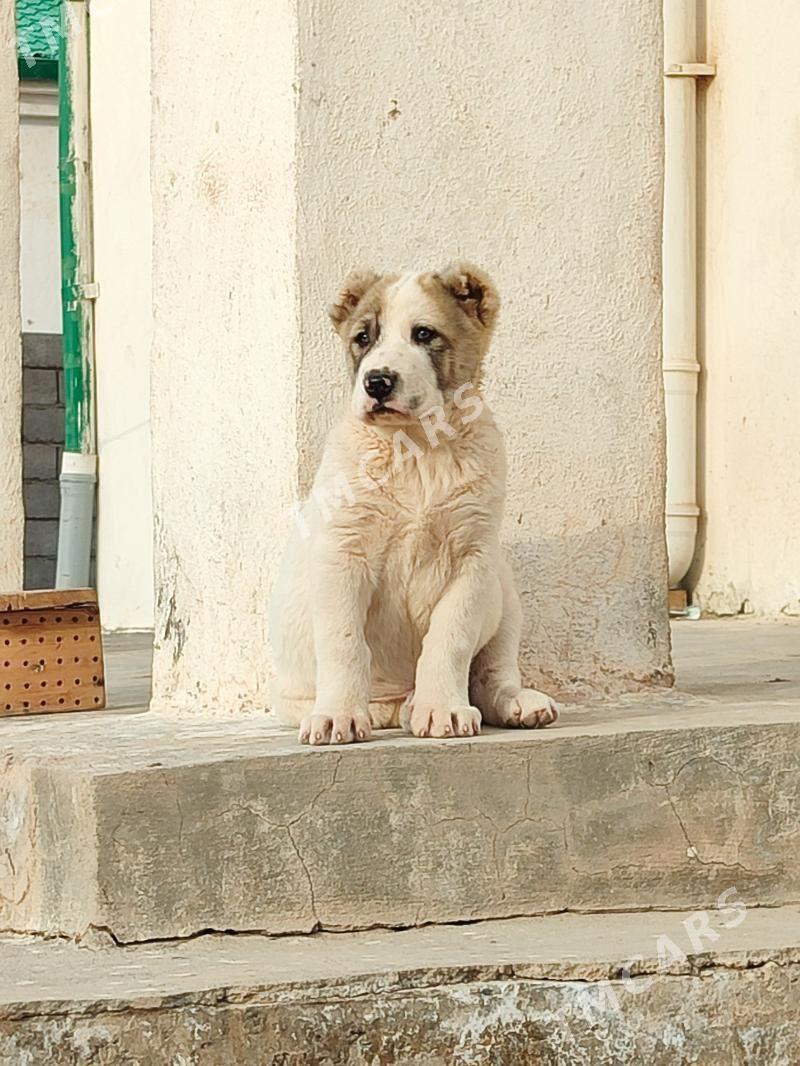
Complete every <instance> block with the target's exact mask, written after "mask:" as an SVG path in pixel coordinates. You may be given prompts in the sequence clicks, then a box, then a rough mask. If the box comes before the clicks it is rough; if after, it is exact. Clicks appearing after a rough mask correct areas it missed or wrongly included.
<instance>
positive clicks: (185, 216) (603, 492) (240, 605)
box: [152, 0, 670, 713]
mask: <svg viewBox="0 0 800 1066" xmlns="http://www.w3.org/2000/svg"><path fill="white" fill-rule="evenodd" d="M274 6H275V5H269V6H268V8H265V7H263V6H260V5H254V4H252V3H250V2H249V0H231V3H230V4H229V5H228V7H227V8H226V17H225V19H216V20H212V19H209V18H208V17H207V12H206V11H205V10H203V11H199V10H198V7H197V5H196V4H194V3H192V2H190V0H153V4H152V10H153V97H154V99H153V105H154V107H153V171H152V189H153V196H154V293H155V297H154V299H155V338H154V356H153V479H154V508H155V521H156V531H157V540H156V584H157V603H156V641H157V653H156V659H155V669H154V706H155V707H157V708H168V709H176V710H188V711H192V710H201V709H210V710H212V711H215V712H217V713H229V712H234V711H238V710H240V709H242V708H254V709H263V708H264V706H265V705H266V701H267V680H268V677H269V672H270V665H269V652H268V648H267V645H266V640H265V619H266V603H267V598H268V595H269V591H270V586H271V581H272V576H273V573H274V569H275V564H276V561H277V556H278V552H279V551H280V548H281V546H282V543H283V541H284V539H285V538H286V537H287V536H288V535H289V534H290V532H291V530H292V523H291V519H290V517H289V513H290V512H289V509H290V507H291V505H292V503H293V501H294V500H296V499H297V497H298V495H300V494H301V493H303V492H304V491H306V490H307V489H308V486H309V484H310V479H311V476H312V472H313V470H314V467H315V464H316V461H317V460H318V457H319V454H320V449H321V446H322V442H323V439H324V436H325V433H326V431H327V429H328V427H329V426H330V424H331V422H332V420H333V419H334V418H335V417H336V413H337V410H338V405H339V402H340V400H341V399H342V397H343V395H344V393H345V390H346V388H347V378H346V370H345V365H344V360H343V356H342V354H341V351H340V349H339V346H338V344H337V342H336V340H335V338H334V337H333V335H332V331H331V329H330V326H329V324H328V322H327V321H326V315H325V305H326V303H327V302H328V300H329V299H330V296H331V294H332V293H333V292H334V291H335V289H336V286H337V285H338V284H339V283H340V281H341V280H342V277H343V275H344V273H345V272H346V271H347V270H349V269H351V268H352V267H354V266H357V265H365V266H370V265H373V266H375V267H377V268H380V269H391V268H394V269H398V268H400V269H403V268H413V267H417V268H419V267H425V266H437V265H444V264H445V263H446V262H447V261H448V260H450V259H452V258H453V257H456V256H465V257H468V258H470V259H474V260H476V261H478V262H480V263H481V264H483V265H484V266H485V267H486V268H487V269H488V270H490V271H491V273H492V275H493V276H494V277H495V280H496V281H497V283H498V285H499V288H500V292H501V294H502V298H503V310H502V312H501V318H500V324H499V328H498V333H497V338H496V343H495V344H494V346H493V352H492V356H491V359H490V362H489V366H488V396H489V399H490V402H491V403H492V405H493V407H494V408H495V410H496V413H497V415H498V418H499V420H500V422H501V424H502V425H503V427H504V429H505V430H506V433H507V437H508V445H509V461H510V476H509V496H508V507H507V520H506V525H505V529H504V539H505V544H506V548H507V550H508V553H509V556H510V558H511V560H512V564H513V566H514V568H515V571H516V573H517V579H518V583H519V585H520V588H521V592H522V599H523V606H524V611H525V628H524V641H523V656H522V659H523V661H522V665H523V671H524V674H525V677H526V679H527V680H528V681H530V682H533V683H534V684H536V685H537V686H538V687H545V688H550V689H553V690H555V691H560V692H598V691H604V692H605V691H619V690H621V689H626V688H631V687H636V686H638V685H644V684H649V683H659V682H661V683H663V682H664V681H665V680H667V679H668V678H669V676H670V663H669V648H668V631H667V617H666V602H665V600H666V596H665V591H666V583H667V572H666V551H665V538H664V470H665V452H664V447H665V445H664V418H663V385H662V378H661V359H660V352H661V344H660V339H661V336H660V323H661V265H660V248H661V199H662V164H663V157H662V127H661V118H662V58H663V53H662V46H663V45H662V38H661V24H662V23H661V5H660V0H622V2H620V0H593V3H592V4H586V3H585V2H583V0H581V2H578V0H570V2H569V3H567V4H566V5H557V6H556V5H553V4H552V3H550V2H545V0H533V2H532V3H531V4H529V5H527V7H526V9H525V17H524V19H521V18H520V16H519V10H518V7H517V6H516V5H508V4H504V3H502V2H501V0H494V2H487V3H485V4H483V5H467V7H464V6H463V5H462V6H461V7H458V6H452V5H451V6H450V7H447V6H445V7H442V6H441V5H431V4H429V3H426V2H423V0H411V2H410V3H406V4H402V5H385V4H376V3H375V2H374V0H345V2H344V3H341V4H337V5H334V4H317V3H315V2H312V0H283V2H282V3H279V4H278V5H277V7H278V9H277V10H274ZM186 41H191V42H192V47H191V49H189V48H187V47H186ZM252 52H255V53H256V54H257V55H258V56H259V62H258V63H257V64H250V63H246V62H244V61H243V56H244V55H245V54H251V53H252ZM421 56H431V57H433V56H435V62H433V61H431V62H427V61H425V62H421V61H420V57H421ZM620 56H624V62H621V61H620ZM565 72H566V73H565ZM243 100H244V101H246V102H247V106H242V101H243ZM187 114H190V115H191V121H187ZM631 130H635V131H636V135H635V136H631ZM621 412H624V417H622V416H621Z"/></svg>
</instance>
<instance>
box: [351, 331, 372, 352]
mask: <svg viewBox="0 0 800 1066" xmlns="http://www.w3.org/2000/svg"><path fill="white" fill-rule="evenodd" d="M353 340H354V341H355V342H356V344H357V345H358V346H359V348H369V333H367V331H366V330H365V329H362V330H361V332H360V333H356V335H355V337H353Z"/></svg>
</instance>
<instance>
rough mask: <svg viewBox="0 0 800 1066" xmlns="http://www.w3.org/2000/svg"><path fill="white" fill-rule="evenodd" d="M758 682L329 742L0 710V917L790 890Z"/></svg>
mask: <svg viewBox="0 0 800 1066" xmlns="http://www.w3.org/2000/svg"><path fill="white" fill-rule="evenodd" d="M763 688H764V693H769V694H770V696H771V697H772V698H771V700H767V698H766V695H764V694H760V690H759V692H756V693H755V694H753V693H752V692H751V693H750V695H749V696H747V697H746V698H744V699H743V698H742V697H741V693H740V695H739V696H737V697H734V696H731V695H730V694H729V695H728V697H725V698H716V699H710V698H708V697H706V696H691V695H687V694H686V693H659V694H654V693H649V694H646V695H643V696H639V697H634V698H630V699H628V700H626V701H622V702H617V703H611V704H604V705H603V706H599V707H594V708H588V709H585V708H584V709H578V708H573V709H571V710H569V711H567V713H566V714H565V715H564V716H563V719H562V720H561V721H560V723H559V725H558V727H557V728H554V729H551V730H546V731H543V732H534V733H528V734H524V733H513V732H499V731H494V732H487V733H486V734H485V735H483V736H481V737H479V738H474V739H470V740H451V741H430V740H418V739H415V738H409V737H405V736H401V735H399V734H386V735H383V736H380V737H379V738H378V739H376V740H374V741H373V742H371V743H369V744H365V745H359V746H353V747H347V748H340V749H330V750H318V749H308V748H302V747H300V746H299V745H297V744H296V743H295V740H294V738H293V737H292V736H289V735H287V734H285V733H280V732H278V731H276V730H275V729H274V728H272V727H270V725H269V724H268V723H267V722H265V721H264V720H256V719H250V720H244V721H242V720H238V721H236V720H229V721H219V720H215V721H205V722H199V723H198V722H191V721H183V722H176V721H169V720H166V719H163V718H159V717H156V716H152V715H150V714H143V715H122V714H120V715H105V714H98V715H90V716H86V717H83V718H70V719H69V721H65V720H63V719H61V720H59V721H58V722H57V723H55V722H53V720H52V719H49V720H45V719H39V720H37V721H22V722H17V723H15V724H14V726H13V727H12V726H9V725H4V726H3V727H2V732H0V762H3V763H4V766H5V771H4V772H3V773H2V775H0V929H5V930H13V931H17V932H36V933H44V934H49V935H61V936H67V937H80V936H81V935H82V934H83V933H85V932H86V930H88V929H91V928H98V929H103V930H107V931H108V932H109V934H110V935H111V936H113V938H115V940H116V941H118V942H120V943H132V942H142V941H149V940H154V939H171V938H176V937H186V936H192V935H196V934H197V933H200V932H202V931H208V930H221V931H226V930H233V931H239V932H242V931H260V932H265V933H270V934H286V933H296V932H300V933H303V932H309V931H312V930H314V929H318V928H322V929H329V930H334V929H336V930H353V929H366V928H370V927H375V926H384V927H404V926H414V925H422V924H425V923H429V922H450V921H462V920H476V919H492V918H506V917H511V916H516V915H540V914H548V913H555V912H561V911H570V912H587V911H625V910H640V909H675V908H683V907H703V906H711V905H713V904H714V902H715V901H716V899H717V898H718V896H719V895H720V893H721V892H723V891H725V890H727V889H729V888H730V887H731V886H736V888H737V889H738V891H739V892H740V893H741V894H742V896H743V897H744V898H745V899H746V900H747V901H748V902H749V904H753V905H754V904H762V905H770V906H774V905H780V904H785V903H788V902H792V901H794V900H798V899H800V715H799V714H798V708H799V707H800V703H799V702H798V700H797V698H796V697H795V696H794V695H793V696H792V698H786V699H782V700H781V699H777V698H775V696H774V695H773V693H774V692H775V686H771V685H770V684H769V683H768V681H767V680H765V681H764V685H763ZM737 692H740V690H738V689H737Z"/></svg>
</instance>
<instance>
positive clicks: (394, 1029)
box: [0, 897, 800, 1066]
mask: <svg viewBox="0 0 800 1066" xmlns="http://www.w3.org/2000/svg"><path fill="white" fill-rule="evenodd" d="M698 936H699V937H700V939H699V940H698V939H696V938H697V937H698ZM693 940H694V942H693ZM0 968H1V969H2V972H3V975H4V980H3V983H2V986H0V1061H2V1062H8V1063H21V1062H48V1063H53V1064H54V1066H72V1064H78V1063H81V1064H83V1063H87V1062H98V1063H99V1062H105V1061H112V1060H113V1061H115V1062H116V1061H122V1060H124V1061H126V1062H142V1063H144V1062H146V1063H148V1064H151V1063H152V1064H158V1063H176V1062H192V1063H197V1064H201V1066H212V1064H213V1066H221V1064H223V1063H231V1062H236V1063H240V1064H243V1066H246V1064H250V1063H253V1064H255V1063H258V1064H267V1063H286V1062H295V1061H296V1062H309V1063H310V1062H326V1063H330V1064H332V1066H335V1064H340V1063H341V1064H345V1063H346V1064H348V1066H357V1064H361V1063H364V1064H367V1063H369V1064H372V1063H374V1062H377V1061H380V1062H381V1063H385V1064H393V1063H406V1064H408V1063H416V1064H423V1063H424V1064H425V1066H445V1064H448V1066H449V1064H451V1063H457V1064H476V1063H487V1062H491V1063H496V1064H507V1066H520V1064H523V1063H525V1064H538V1063H547V1064H563V1066H582V1064H591V1066H604V1064H607V1066H611V1064H614V1066H618V1064H626V1063H640V1062H649V1063H653V1064H654V1066H661V1064H664V1066H675V1064H676V1063H690V1062H692V1063H698V1062H702V1063H703V1066H729V1064H730V1063H732V1062H738V1063H743V1064H744V1063H747V1064H753V1066H756V1064H762V1063H779V1062H786V1063H789V1062H794V1061H795V1060H796V1048H797V1045H798V1041H800V1000H798V997H797V995H796V987H797V981H798V980H800V912H799V911H798V908H797V907H787V908H781V909H778V910H774V911H769V910H750V909H746V901H745V900H744V898H743V897H742V898H741V901H740V903H739V904H738V905H737V907H735V908H729V909H727V910H722V911H719V910H712V911H711V912H709V913H708V914H704V915H697V914H695V915H686V914H676V913H650V914H646V915H643V914H618V915H602V916H600V915H594V916H575V915H561V916H556V917H550V918H543V919H520V920H515V921H506V922H489V923H478V924H476V925H471V926H446V927H429V928H426V929H415V930H409V931H406V932H401V933H390V932H377V933H376V932H371V933H356V934H341V935H335V934H327V935H326V934H320V935H317V936H314V937H300V938H279V939H270V938H265V937H261V936H210V937H201V938H198V939H195V940H192V941H185V942H180V943H167V944H160V945H152V946H149V947H136V948H126V949H116V948H115V949H111V950H101V951H96V950H87V949H81V948H78V947H76V946H74V945H69V944H63V943H55V942H49V943H42V942H28V941H24V940H16V941H0Z"/></svg>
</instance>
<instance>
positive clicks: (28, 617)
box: [0, 589, 106, 715]
mask: <svg viewBox="0 0 800 1066" xmlns="http://www.w3.org/2000/svg"><path fill="white" fill-rule="evenodd" d="M105 702H106V694H105V679H104V676H103V644H102V639H101V635H100V618H99V613H98V609H97V596H96V594H95V593H94V592H93V591H91V590H89V589H80V590H77V591H69V592H64V591H53V592H20V593H16V594H14V595H11V596H2V595H0V715H11V714H53V713H57V712H59V711H92V710H100V709H101V708H102V707H104V706H105Z"/></svg>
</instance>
